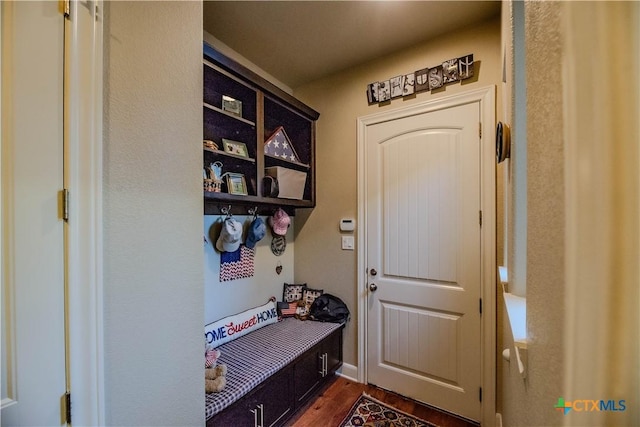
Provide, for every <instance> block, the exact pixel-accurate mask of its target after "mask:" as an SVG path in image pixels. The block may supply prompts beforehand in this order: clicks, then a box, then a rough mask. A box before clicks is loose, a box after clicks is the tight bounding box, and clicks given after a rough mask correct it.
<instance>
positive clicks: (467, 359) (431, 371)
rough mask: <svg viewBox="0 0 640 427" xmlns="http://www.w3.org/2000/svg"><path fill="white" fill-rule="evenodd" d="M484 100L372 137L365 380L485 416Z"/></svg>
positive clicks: (381, 125) (378, 128) (385, 123)
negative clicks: (482, 392) (482, 304)
mask: <svg viewBox="0 0 640 427" xmlns="http://www.w3.org/2000/svg"><path fill="white" fill-rule="evenodd" d="M480 113H481V112H480V106H479V103H478V102H475V103H466V104H462V105H454V106H448V107H447V108H444V109H438V110H433V111H425V112H420V113H415V112H412V113H411V114H409V115H406V116H403V117H396V118H394V119H392V120H381V121H379V122H377V123H375V124H371V125H369V126H367V129H366V135H365V139H364V141H365V147H364V150H365V159H366V160H365V165H366V173H365V182H366V196H365V198H366V199H365V203H366V207H365V209H366V214H365V216H366V224H367V227H366V238H365V241H366V253H367V260H366V264H367V265H366V267H367V287H368V313H367V315H368V317H367V320H368V324H367V331H368V333H367V378H368V382H369V383H371V384H375V385H377V386H380V387H382V388H385V389H389V390H393V391H396V392H398V393H400V394H402V395H405V396H408V397H411V398H414V399H416V400H419V401H422V402H425V403H428V404H430V405H433V406H436V407H439V408H442V409H445V410H447V411H450V412H453V413H457V414H460V415H462V416H464V417H467V418H470V419H472V420H480V417H481V400H480V399H481V398H480V387H481V368H482V363H481V314H480V307H479V306H480V298H481V283H482V277H481V256H482V254H481V235H480V232H481V223H480V202H481V200H480V191H481V188H480V164H481V163H480V162H481V156H480V154H481V144H480V129H479V128H480V121H481V118H480V115H481V114H480Z"/></svg>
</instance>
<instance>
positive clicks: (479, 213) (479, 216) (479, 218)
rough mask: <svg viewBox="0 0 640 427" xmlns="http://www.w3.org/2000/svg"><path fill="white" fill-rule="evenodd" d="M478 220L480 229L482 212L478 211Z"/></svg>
mask: <svg viewBox="0 0 640 427" xmlns="http://www.w3.org/2000/svg"><path fill="white" fill-rule="evenodd" d="M478 220H479V221H480V227H482V211H478Z"/></svg>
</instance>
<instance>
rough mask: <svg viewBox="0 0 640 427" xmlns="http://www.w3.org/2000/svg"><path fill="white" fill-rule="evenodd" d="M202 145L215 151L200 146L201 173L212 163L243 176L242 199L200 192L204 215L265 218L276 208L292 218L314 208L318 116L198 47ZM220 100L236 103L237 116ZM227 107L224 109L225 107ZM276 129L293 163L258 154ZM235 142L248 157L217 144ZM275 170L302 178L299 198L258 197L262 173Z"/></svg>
mask: <svg viewBox="0 0 640 427" xmlns="http://www.w3.org/2000/svg"><path fill="white" fill-rule="evenodd" d="M203 73H204V74H203V77H204V87H203V125H204V128H203V140H212V141H214V142H215V143H216V144H217V145H218V147H219V148H220V150H214V149H211V148H208V147H203V148H204V149H203V168H204V169H205V170H207V169H208V166H209V165H210V164H211V163H214V162H220V163H222V164H223V167H222V171H223V173H227V172H229V173H237V174H242V175H243V176H244V177H245V181H246V185H247V191H248V195H246V196H242V195H235V194H229V193H227V192H226V188H225V186H224V185H223V188H222V192H207V191H205V192H204V214H205V215H216V214H220V213H221V211H220V209H221V208H227V207H229V206H231V207H232V213H234V214H238V215H242V214H245V213H247V210H248V209H250V208H255V207H257V208H258V211H259V213H261V214H262V213H264V214H270V213H271V212H272V211H273V210H274V209H276V208H277V207H281V208H283V209H285V210H286V211H287V212H288V213H289V214H290V215H295V210H296V209H299V208H313V207H314V206H315V195H316V194H315V193H316V180H315V136H316V121H317V120H318V118H319V116H320V113H318V112H317V111H315V110H313V109H312V108H310V107H309V106H307V105H305V104H304V103H302V102H301V101H299V100H297V99H296V98H294V97H293V96H291V95H290V94H288V93H286V92H284V91H282V90H281V89H280V88H278V87H277V86H275V85H273V84H272V83H270V82H268V81H267V80H265V79H263V78H262V77H260V76H258V75H257V74H255V73H254V72H253V71H251V70H249V69H247V68H246V67H244V66H242V65H240V64H239V63H237V62H235V61H234V60H232V59H230V58H228V57H226V56H224V55H222V54H221V53H220V52H218V51H216V50H215V49H213V48H212V47H211V46H209V45H208V44H206V43H204V46H203ZM223 96H226V97H230V98H233V99H235V100H237V101H239V102H240V103H241V113H240V114H236V113H237V112H230V111H228V108H225V107H223V103H222V98H223ZM227 105H228V104H227ZM280 126H282V127H283V128H284V129H285V131H286V133H287V136H288V137H289V139H290V142H291V144H292V146H293V147H294V149H295V152H296V154H297V155H298V158H299V162H289V161H286V160H283V159H279V158H276V157H273V156H270V155H265V154H264V142H265V140H266V139H267V138H268V137H269V136H270V135H271V134H272V133H273V132H274V131H275V130H276V129H277V128H278V127H280ZM223 139H228V140H232V141H237V142H241V143H243V144H245V145H246V147H247V152H248V153H247V154H248V157H242V156H238V155H234V154H231V153H226V152H224V151H222V147H223V144H222V140H223ZM273 166H279V167H284V168H288V169H293V170H297V171H303V172H305V173H306V174H307V176H306V182H305V185H304V192H303V195H302V198H301V199H289V198H274V197H264V196H262V194H263V188H262V185H263V178H264V176H265V168H267V167H273Z"/></svg>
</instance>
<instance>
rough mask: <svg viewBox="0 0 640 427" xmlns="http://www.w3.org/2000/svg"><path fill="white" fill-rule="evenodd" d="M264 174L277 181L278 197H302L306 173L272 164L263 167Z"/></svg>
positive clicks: (298, 198) (300, 198) (299, 198)
mask: <svg viewBox="0 0 640 427" xmlns="http://www.w3.org/2000/svg"><path fill="white" fill-rule="evenodd" d="M265 174H266V175H268V176H271V177H273V178H275V179H276V180H277V181H278V188H279V190H280V191H279V193H278V197H281V198H283V199H297V200H302V198H303V197H304V185H305V183H306V181H307V173H306V172H301V171H297V170H293V169H288V168H283V167H281V166H273V167H269V168H265Z"/></svg>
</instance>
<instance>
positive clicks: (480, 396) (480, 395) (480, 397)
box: [478, 387, 482, 402]
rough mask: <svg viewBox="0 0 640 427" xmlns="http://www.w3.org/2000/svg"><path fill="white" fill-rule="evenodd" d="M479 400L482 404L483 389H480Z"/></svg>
mask: <svg viewBox="0 0 640 427" xmlns="http://www.w3.org/2000/svg"><path fill="white" fill-rule="evenodd" d="M478 399H480V402H482V387H480V388H479V389H478Z"/></svg>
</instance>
